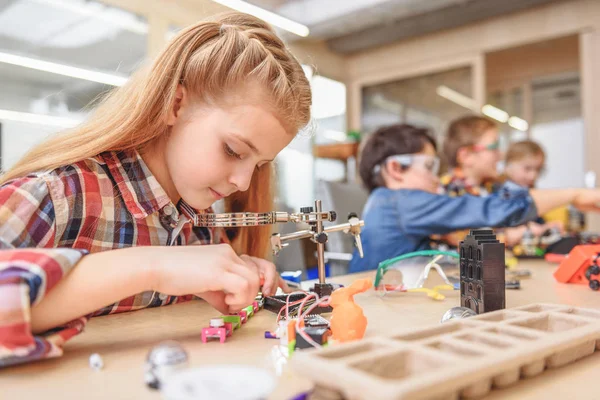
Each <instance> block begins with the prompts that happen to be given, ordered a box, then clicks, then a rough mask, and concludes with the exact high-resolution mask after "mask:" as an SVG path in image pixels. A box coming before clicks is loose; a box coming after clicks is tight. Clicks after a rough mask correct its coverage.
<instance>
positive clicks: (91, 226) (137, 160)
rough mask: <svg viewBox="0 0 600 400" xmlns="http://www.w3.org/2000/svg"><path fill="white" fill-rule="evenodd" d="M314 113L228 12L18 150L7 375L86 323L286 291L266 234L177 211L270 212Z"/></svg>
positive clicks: (6, 307)
mask: <svg viewBox="0 0 600 400" xmlns="http://www.w3.org/2000/svg"><path fill="white" fill-rule="evenodd" d="M310 105H311V92H310V86H309V83H308V81H307V79H306V77H305V75H304V73H303V71H302V68H301V66H300V64H299V63H298V61H297V60H296V59H295V58H294V57H293V55H292V54H291V53H290V52H289V51H288V50H287V48H286V47H285V45H284V44H283V42H282V41H281V40H280V39H279V38H278V37H277V36H276V34H275V33H274V31H273V29H272V28H271V27H270V26H269V25H267V24H266V23H264V22H263V21H261V20H259V19H257V18H254V17H251V16H249V15H245V14H241V13H229V14H224V15H221V16H219V17H217V18H215V19H212V20H207V21H202V22H199V23H197V24H195V25H193V26H190V27H188V28H187V29H185V30H183V31H182V32H180V33H179V34H178V35H177V36H176V37H175V38H174V39H173V40H171V42H170V43H169V44H168V45H167V47H166V48H165V49H164V50H163V51H162V52H161V53H160V54H159V55H158V57H157V58H156V60H155V61H154V63H153V64H152V65H151V67H150V68H147V69H145V70H141V71H139V72H137V73H135V74H134V75H133V76H132V77H131V79H130V80H129V81H128V82H127V83H126V84H125V85H124V86H123V87H121V88H118V89H116V90H114V91H113V92H112V93H110V94H109V95H108V96H107V97H106V98H105V99H104V100H103V101H102V103H101V104H100V105H99V106H98V107H97V109H96V110H95V112H94V113H93V115H92V116H91V117H90V118H89V120H88V121H87V122H85V123H82V124H81V125H79V126H77V127H75V128H74V129H72V130H69V131H66V132H63V133H61V134H58V135H56V136H54V137H52V138H50V139H49V140H47V141H46V142H45V143H42V144H41V145H39V146H37V147H35V148H34V149H33V150H31V151H30V152H29V153H28V154H27V155H25V156H24V157H23V158H22V159H21V160H20V161H19V162H18V163H17V164H16V165H15V166H14V167H13V168H12V169H11V170H9V171H7V172H6V173H4V175H3V176H2V177H1V178H0V184H1V185H2V186H1V187H0V248H1V249H2V250H1V251H0V304H2V307H0V367H1V366H6V365H11V364H17V363H21V362H26V361H30V360H35V359H41V358H46V357H53V356H57V355H60V354H62V349H61V345H62V344H63V343H64V341H66V340H67V339H69V338H70V337H71V336H73V335H75V334H77V333H79V332H80V331H81V330H82V328H83V326H84V324H85V322H86V321H87V318H89V317H91V316H96V315H104V314H109V313H115V312H122V311H131V310H136V309H140V308H145V307H156V306H161V305H167V304H172V303H175V302H180V301H185V300H190V299H191V298H192V296H193V295H196V296H199V297H201V298H203V299H205V300H206V301H208V302H209V303H210V304H211V305H212V306H214V307H215V308H216V309H218V310H219V311H221V312H224V313H228V312H234V311H237V310H239V309H241V308H242V307H244V306H246V305H248V304H250V303H251V302H252V300H253V299H254V296H255V295H256V293H257V292H258V290H259V286H260V284H261V280H262V281H263V284H262V288H263V292H264V293H265V294H267V295H269V294H272V293H274V292H275V291H276V289H277V288H278V287H282V288H284V289H286V288H285V284H284V283H283V281H282V280H281V278H280V277H279V275H278V274H277V272H276V270H275V266H274V265H273V264H272V263H270V262H268V261H266V260H264V259H263V257H265V256H266V254H267V253H266V251H267V247H268V240H269V234H270V232H269V229H268V228H262V227H261V228H248V229H243V230H239V231H237V232H235V233H236V234H235V237H233V240H230V239H231V238H228V237H227V235H226V233H225V232H224V231H222V230H219V229H207V228H197V227H192V226H191V223H190V222H191V221H190V220H189V218H188V217H187V216H186V214H185V213H183V211H182V210H183V208H182V206H183V205H187V206H190V207H191V208H193V209H195V210H196V211H197V212H206V211H207V210H208V211H210V207H211V205H212V204H213V203H214V202H215V201H217V200H220V199H222V198H224V199H225V203H226V209H227V210H228V211H256V212H261V211H270V210H271V209H272V182H271V180H272V176H271V174H272V170H271V163H270V162H271V161H272V160H273V159H274V158H275V156H276V155H277V154H278V153H279V152H280V151H281V150H282V149H283V148H284V147H285V146H287V145H288V144H289V142H290V141H291V140H292V139H293V138H294V136H295V134H296V133H297V132H298V131H299V130H300V129H301V128H302V127H303V126H305V125H306V124H307V123H308V122H309V119H310ZM186 208H187V207H186ZM192 244H211V245H210V246H187V245H192Z"/></svg>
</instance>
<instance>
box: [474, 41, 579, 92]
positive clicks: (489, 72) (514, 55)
mask: <svg viewBox="0 0 600 400" xmlns="http://www.w3.org/2000/svg"><path fill="white" fill-rule="evenodd" d="M485 67H486V68H485V69H486V76H485V80H486V87H487V91H488V92H492V91H494V90H505V89H510V88H514V87H520V86H522V85H524V84H527V83H529V82H530V81H531V80H532V79H534V78H537V77H540V76H545V75H554V74H559V73H563V72H571V71H578V70H579V37H578V36H577V35H570V36H566V37H561V38H557V39H552V40H546V41H543V42H538V43H534V44H529V45H525V46H519V47H513V48H510V49H506V50H500V51H496V52H491V53H487V54H486V55H485Z"/></svg>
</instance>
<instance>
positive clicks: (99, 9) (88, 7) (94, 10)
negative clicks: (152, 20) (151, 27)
mask: <svg viewBox="0 0 600 400" xmlns="http://www.w3.org/2000/svg"><path fill="white" fill-rule="evenodd" d="M34 1H35V2H37V3H41V4H48V5H51V6H53V7H57V8H62V9H63V10H67V11H71V12H74V13H76V14H79V15H83V16H85V17H92V18H96V19H99V20H101V21H104V22H108V23H110V24H112V25H117V26H119V27H121V28H123V29H126V30H128V31H130V32H133V33H137V34H140V35H146V34H147V33H148V24H147V23H146V22H142V21H138V20H137V19H136V18H135V16H133V15H132V16H131V18H126V15H127V14H126V13H127V11H124V10H121V9H118V8H113V9H114V10H115V11H117V12H119V14H117V15H119V16H121V18H118V17H117V15H115V13H104V11H107V10H111V7H109V6H106V5H104V4H101V3H99V2H97V1H96V2H93V3H75V2H73V1H65V0H34ZM124 17H125V18H124Z"/></svg>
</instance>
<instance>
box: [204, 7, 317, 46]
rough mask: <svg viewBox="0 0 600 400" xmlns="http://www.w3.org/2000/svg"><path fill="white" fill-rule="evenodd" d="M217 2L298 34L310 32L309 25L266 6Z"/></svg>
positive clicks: (305, 34) (306, 34) (303, 34)
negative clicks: (288, 17)
mask: <svg viewBox="0 0 600 400" xmlns="http://www.w3.org/2000/svg"><path fill="white" fill-rule="evenodd" d="M213 1H214V2H215V3H219V4H221V5H223V6H225V7H229V8H232V9H234V10H237V11H241V12H243V13H246V14H250V15H254V16H255V17H258V18H260V19H262V20H264V21H266V22H268V23H270V24H272V25H275V26H278V27H279V28H281V29H285V30H286V31H288V32H292V33H293V34H296V35H298V36H302V37H306V36H308V34H309V30H308V27H307V26H306V25H302V24H300V23H298V22H294V21H292V20H291V19H287V18H285V17H282V16H281V15H278V14H275V13H272V12H271V11H267V10H265V9H264V8H260V7H257V6H255V5H253V4H250V3H246V2H245V1H242V0H213Z"/></svg>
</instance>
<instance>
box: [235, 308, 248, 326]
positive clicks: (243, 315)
mask: <svg viewBox="0 0 600 400" xmlns="http://www.w3.org/2000/svg"><path fill="white" fill-rule="evenodd" d="M237 315H239V316H240V318H241V319H242V324H245V323H246V321H247V320H248V313H247V312H246V311H245V310H242V311H240V312H239V313H237Z"/></svg>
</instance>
